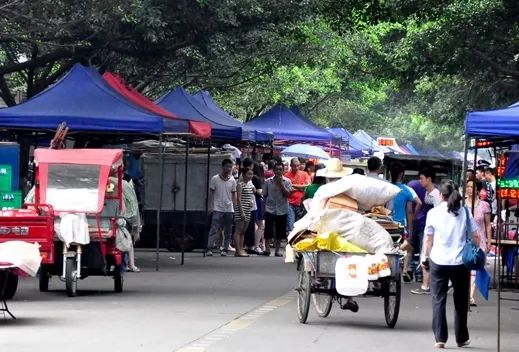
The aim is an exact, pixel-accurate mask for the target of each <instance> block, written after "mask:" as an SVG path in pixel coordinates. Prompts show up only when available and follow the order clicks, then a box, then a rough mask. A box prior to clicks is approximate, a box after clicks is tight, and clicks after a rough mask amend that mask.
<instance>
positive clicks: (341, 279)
mask: <svg viewBox="0 0 519 352" xmlns="http://www.w3.org/2000/svg"><path fill="white" fill-rule="evenodd" d="M335 288H336V289H337V292H338V293H339V294H341V295H343V296H348V297H352V296H358V295H363V294H364V293H366V291H367V290H368V265H367V262H366V258H364V257H362V256H358V255H356V256H355V255H354V256H351V257H348V258H339V259H337V262H336V263H335Z"/></svg>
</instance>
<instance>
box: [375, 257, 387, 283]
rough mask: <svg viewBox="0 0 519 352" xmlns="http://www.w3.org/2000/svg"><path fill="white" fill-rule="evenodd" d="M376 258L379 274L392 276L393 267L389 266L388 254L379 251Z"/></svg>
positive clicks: (380, 275)
mask: <svg viewBox="0 0 519 352" xmlns="http://www.w3.org/2000/svg"><path fill="white" fill-rule="evenodd" d="M375 258H376V261H377V263H378V276H379V277H388V276H391V268H390V266H389V260H388V259H387V256H386V255H385V254H383V253H378V254H376V255H375Z"/></svg>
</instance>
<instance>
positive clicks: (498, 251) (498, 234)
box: [494, 148, 508, 352]
mask: <svg viewBox="0 0 519 352" xmlns="http://www.w3.org/2000/svg"><path fill="white" fill-rule="evenodd" d="M501 153H502V151H501ZM494 155H496V159H497V160H498V162H499V157H498V156H497V154H496V151H495V148H494ZM500 155H501V154H500ZM495 192H496V194H495V197H496V199H497V195H498V194H499V182H496V190H495ZM496 216H497V229H496V239H497V246H496V253H495V255H496V260H495V261H494V269H495V266H496V265H498V264H499V269H498V271H497V273H498V274H497V352H500V351H501V267H503V256H502V255H501V234H502V226H503V225H502V218H501V201H500V200H498V202H497V214H496ZM507 221H508V219H507ZM498 255H499V257H500V258H501V262H499V261H498V260H497V256H498Z"/></svg>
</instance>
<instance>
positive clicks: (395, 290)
mask: <svg viewBox="0 0 519 352" xmlns="http://www.w3.org/2000/svg"><path fill="white" fill-rule="evenodd" d="M401 291H402V281H401V278H400V277H399V278H398V279H391V280H388V281H386V282H385V283H384V284H383V292H384V315H385V317H386V324H387V326H388V327H390V328H394V327H395V325H396V322H397V320H398V313H399V312H400V296H401V293H402V292H401Z"/></svg>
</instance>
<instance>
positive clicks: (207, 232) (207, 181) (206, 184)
mask: <svg viewBox="0 0 519 352" xmlns="http://www.w3.org/2000/svg"><path fill="white" fill-rule="evenodd" d="M211 144H212V143H211V139H209V144H208V145H207V174H206V179H205V181H206V183H205V190H206V195H205V229H204V257H205V253H206V252H207V241H209V238H208V237H209V226H210V224H209V178H210V177H211Z"/></svg>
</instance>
